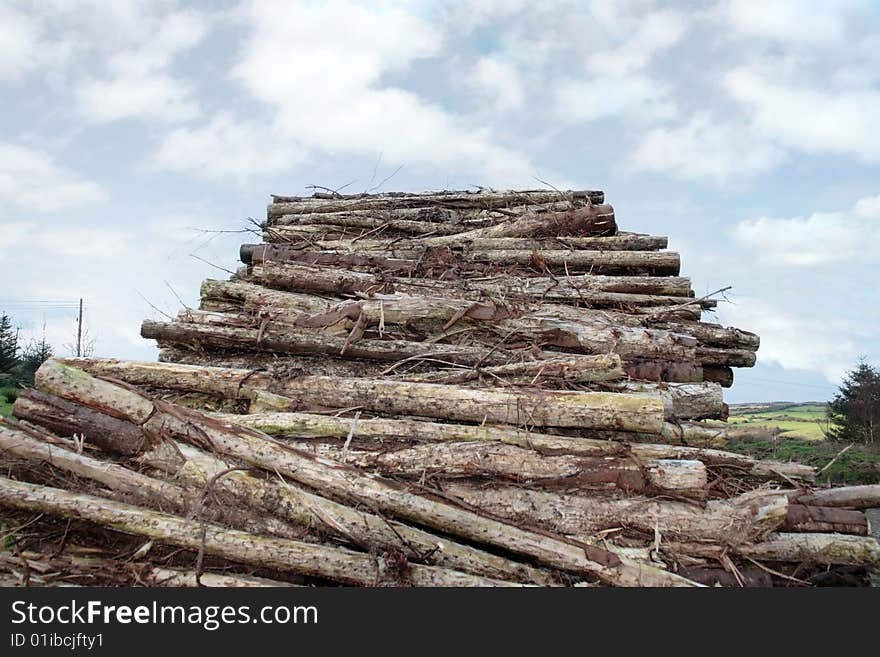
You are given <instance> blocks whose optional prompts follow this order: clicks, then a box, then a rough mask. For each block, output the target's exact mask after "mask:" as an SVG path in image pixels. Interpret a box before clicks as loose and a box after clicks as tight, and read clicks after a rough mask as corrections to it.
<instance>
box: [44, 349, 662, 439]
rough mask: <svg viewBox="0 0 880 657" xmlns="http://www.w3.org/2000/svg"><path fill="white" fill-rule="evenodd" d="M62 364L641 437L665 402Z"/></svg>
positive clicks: (342, 403)
mask: <svg viewBox="0 0 880 657" xmlns="http://www.w3.org/2000/svg"><path fill="white" fill-rule="evenodd" d="M65 362H68V363H70V364H73V365H74V366H75V367H81V368H84V369H85V370H87V371H89V372H91V373H93V374H98V375H101V376H111V377H114V378H119V379H122V380H123V381H126V382H127V383H131V384H134V385H153V386H157V387H161V388H171V389H178V390H188V391H194V392H205V393H210V394H216V395H218V396H221V397H233V398H236V397H253V391H254V390H257V389H260V390H267V391H269V392H275V393H278V394H282V395H284V396H287V397H291V398H293V399H295V400H297V402H298V403H300V404H302V405H303V406H310V405H311V406H317V407H331V408H353V407H360V408H363V409H365V410H369V411H373V412H376V413H385V414H390V415H416V416H422V417H431V418H438V419H449V420H460V421H466V422H477V423H491V424H512V425H525V426H558V427H581V428H587V429H589V428H595V429H617V430H623V431H633V432H640V433H659V432H660V431H661V430H662V427H663V402H662V400H661V398H660V397H659V396H658V395H654V396H652V395H650V394H649V393H647V392H640V393H639V394H636V395H632V394H619V393H604V392H568V391H557V390H551V391H547V390H528V389H520V390H482V389H473V388H462V387H459V386H452V385H449V386H447V385H441V384H435V383H409V382H401V381H388V380H384V379H338V378H335V377H320V376H297V377H294V378H287V379H275V378H273V377H271V376H269V375H267V374H266V373H261V372H258V373H254V372H249V371H246V370H223V369H220V368H199V367H193V366H188V365H174V364H170V363H134V362H122V361H111V360H101V359H76V360H69V361H65ZM70 369H74V368H71V367H69V366H68V365H63V364H62V361H54V360H53V361H49V362H48V364H44V366H43V367H42V368H41V370H40V372H38V374H37V376H38V379H37V386H38V387H39V388H40V389H43V390H46V391H48V392H52V393H53V394H58V395H59V396H62V397H66V396H67V394H66V390H65V386H64V385H60V386H59V385H55V384H54V380H57V379H60V378H61V377H63V376H65V372H64V371H65V370H70ZM56 370H58V371H56ZM83 375H84V373H83ZM71 376H79V375H76V374H75V375H71ZM107 385H111V384H107ZM59 391H61V392H59ZM145 417H146V416H145Z"/></svg>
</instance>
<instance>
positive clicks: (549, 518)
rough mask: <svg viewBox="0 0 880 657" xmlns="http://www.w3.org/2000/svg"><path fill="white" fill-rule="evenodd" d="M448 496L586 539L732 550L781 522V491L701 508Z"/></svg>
mask: <svg viewBox="0 0 880 657" xmlns="http://www.w3.org/2000/svg"><path fill="white" fill-rule="evenodd" d="M443 490H444V492H445V493H446V494H448V495H452V496H454V497H456V498H459V499H462V500H464V501H465V502H467V503H468V504H471V505H473V506H476V507H478V508H480V509H485V510H486V511H488V512H490V513H493V514H495V515H497V516H499V517H502V518H507V519H508V520H511V521H514V522H528V523H530V524H537V525H540V526H543V527H547V528H549V529H551V530H552V531H555V532H559V533H561V534H565V535H569V536H575V537H588V536H591V535H595V534H596V533H597V532H600V531H603V530H606V529H614V528H621V529H623V530H630V531H636V532H640V533H642V534H645V535H647V536H649V537H653V536H654V532H655V531H658V530H659V531H660V533H661V534H662V535H663V537H664V538H666V539H673V538H678V539H680V540H696V541H710V542H713V543H723V544H731V545H736V544H740V543H748V542H750V541H754V540H757V539H759V538H761V537H763V536H764V535H766V534H768V533H769V532H772V531H774V530H776V529H777V528H778V527H779V526H780V525H781V524H782V523H783V522H784V520H785V517H786V514H787V510H788V498H787V496H786V495H785V493H784V492H781V491H770V490H756V491H751V492H749V493H744V494H742V495H740V496H738V497H734V498H731V499H728V500H710V501H709V502H707V503H706V505H705V507H700V506H695V505H693V504H690V503H688V502H679V501H672V500H657V499H651V498H647V497H615V496H599V495H568V494H561V493H557V492H549V491H539V490H531V489H527V488H521V487H515V486H509V485H495V484H488V485H487V484H474V483H473V482H456V481H449V482H444V484H443Z"/></svg>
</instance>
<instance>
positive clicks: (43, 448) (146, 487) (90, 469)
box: [0, 413, 305, 538]
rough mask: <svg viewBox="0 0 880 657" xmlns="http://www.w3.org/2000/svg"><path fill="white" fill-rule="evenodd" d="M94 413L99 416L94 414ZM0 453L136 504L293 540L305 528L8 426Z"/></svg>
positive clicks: (96, 431)
mask: <svg viewBox="0 0 880 657" xmlns="http://www.w3.org/2000/svg"><path fill="white" fill-rule="evenodd" d="M95 415H100V414H99V413H95ZM78 424H81V422H80V423H78ZM96 425H97V427H96V426H92V427H90V430H89V435H90V436H95V437H100V438H99V442H105V443H106V442H107V441H108V440H111V439H112V438H110V437H108V436H102V435H101V434H102V432H103V431H104V429H103V428H102V423H101V422H100V420H99V421H98V422H97V423H96ZM0 452H5V453H7V454H9V455H11V456H15V457H16V458H20V459H25V460H29V461H35V462H38V463H47V464H49V465H51V466H53V467H55V468H58V469H60V470H64V471H65V472H69V473H71V474H74V475H77V476H80V477H85V478H87V479H91V480H92V481H96V482H98V483H100V484H102V485H104V486H106V487H107V488H108V489H110V490H111V491H114V492H116V493H118V494H119V495H120V496H122V497H123V498H125V499H126V500H132V499H133V500H135V501H137V502H138V503H139V504H143V505H145V506H149V507H151V508H154V509H158V510H160V511H171V512H174V513H178V514H182V515H193V516H197V517H198V519H199V520H204V519H209V520H211V521H212V522H219V523H221V524H224V525H228V526H232V527H236V528H237V529H241V530H243V531H248V532H251V533H255V534H269V535H274V536H281V537H283V538H297V537H301V536H303V535H304V533H305V532H304V529H303V527H295V526H291V525H290V524H288V523H286V522H283V521H281V520H279V519H277V518H273V517H271V516H270V517H262V516H255V515H250V514H247V513H243V512H242V511H241V510H239V509H235V508H230V507H222V508H217V507H212V506H207V505H205V503H204V500H203V495H202V491H200V490H191V489H186V488H184V487H182V486H179V485H177V484H175V483H170V482H165V481H161V480H159V479H154V478H152V477H149V476H147V475H144V474H141V473H139V472H135V471H134V470H130V469H128V468H125V467H123V466H121V465H118V464H116V463H110V462H107V461H101V460H99V459H95V458H92V457H90V456H86V455H84V454H78V453H77V452H74V451H71V450H69V449H65V448H64V447H60V446H58V445H50V444H48V443H46V442H41V441H40V440H38V439H36V438H33V437H32V436H29V435H28V434H26V433H25V432H23V431H20V430H18V429H17V428H15V427H14V426H9V425H8V424H6V425H4V424H0Z"/></svg>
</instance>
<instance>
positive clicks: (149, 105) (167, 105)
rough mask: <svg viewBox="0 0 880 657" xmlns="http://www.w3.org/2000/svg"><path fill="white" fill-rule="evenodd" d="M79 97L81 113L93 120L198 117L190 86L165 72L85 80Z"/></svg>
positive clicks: (78, 93) (78, 91)
mask: <svg viewBox="0 0 880 657" xmlns="http://www.w3.org/2000/svg"><path fill="white" fill-rule="evenodd" d="M76 97H77V104H78V107H79V111H80V113H81V114H82V115H83V116H84V117H86V118H87V119H89V120H90V121H97V122H103V121H118V120H120V119H128V118H152V119H158V120H162V121H183V120H187V119H192V118H195V117H197V116H198V115H199V109H198V104H197V103H196V102H195V101H194V100H193V98H192V93H191V92H190V90H189V87H188V85H186V84H184V83H182V82H180V81H178V80H175V79H174V78H172V77H170V76H168V75H165V74H162V73H150V74H146V75H123V76H118V77H114V78H112V79H110V80H83V81H82V82H81V83H80V85H79V86H78V88H77V91H76Z"/></svg>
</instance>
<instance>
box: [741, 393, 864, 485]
mask: <svg viewBox="0 0 880 657" xmlns="http://www.w3.org/2000/svg"><path fill="white" fill-rule="evenodd" d="M824 421H825V405H824V404H785V403H775V404H740V405H738V406H737V405H734V406H731V409H730V419H729V420H728V422H729V426H730V431H729V434H728V435H729V438H728V444H727V447H726V449H729V450H730V451H733V452H738V453H741V454H749V455H750V456H754V457H757V458H764V459H775V460H778V461H795V462H797V463H804V464H806V465H812V466H814V467H816V468H820V469H821V468H823V467H825V466H826V465H827V464H828V463H829V462H831V460H832V459H834V457H835V456H837V455H838V453H839V452H840V451H841V450H842V449H843V448H844V447H846V446H847V445H846V444H843V443H839V442H832V441H827V440H825V434H824V433H823V431H822V428H823V426H824ZM820 479H821V480H822V481H823V482H824V481H830V482H834V483H839V484H844V483H845V484H872V483H880V452H878V451H877V450H872V449H867V448H865V447H862V446H860V445H857V446H853V447H852V448H850V449H849V450H847V451H846V452H845V453H844V454H842V455H841V456H840V458H838V459H837V460H836V461H835V462H834V463H833V465H831V467H829V468H828V469H827V470H826V471H825V472H824V473H823V474H822V476H821V477H820Z"/></svg>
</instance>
